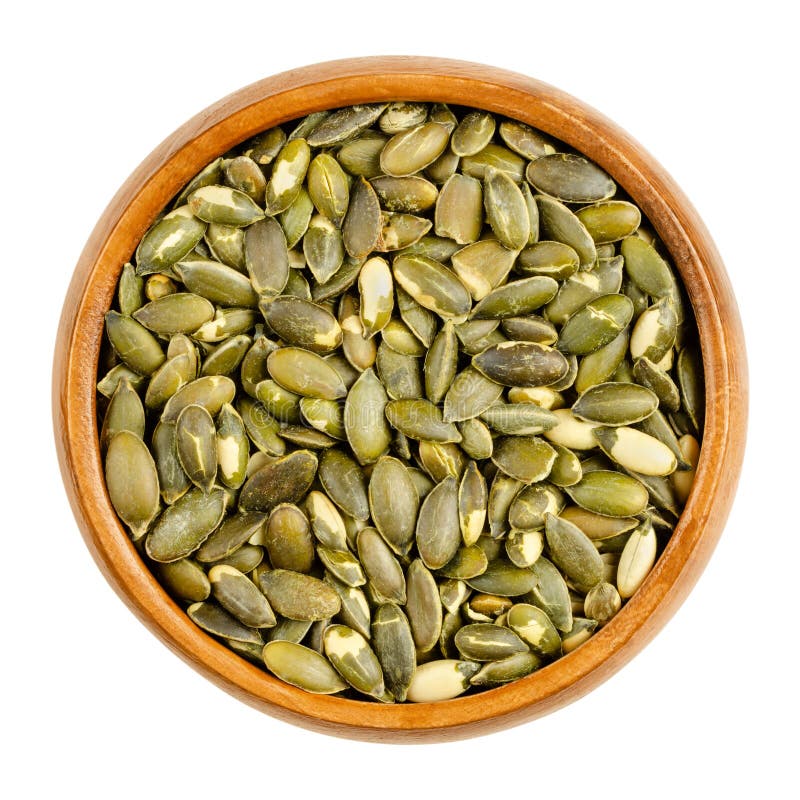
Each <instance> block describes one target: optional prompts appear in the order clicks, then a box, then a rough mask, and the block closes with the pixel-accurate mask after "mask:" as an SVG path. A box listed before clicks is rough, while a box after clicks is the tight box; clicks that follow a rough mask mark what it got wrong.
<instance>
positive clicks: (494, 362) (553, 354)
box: [472, 342, 569, 386]
mask: <svg viewBox="0 0 800 800" xmlns="http://www.w3.org/2000/svg"><path fill="white" fill-rule="evenodd" d="M472 365H473V366H474V367H475V368H476V369H477V370H479V371H480V372H482V373H483V374H484V375H485V376H486V377H487V378H489V379H491V380H493V381H495V382H496V383H500V384H502V385H504V386H547V385H548V384H552V383H555V382H556V381H558V380H559V379H561V378H563V377H564V376H565V375H566V374H567V371H568V369H569V364H568V363H567V360H566V358H564V355H563V354H562V353H560V352H559V351H558V350H554V349H553V348H551V347H547V346H546V345H543V344H537V343H535V342H503V343H501V344H496V345H492V346H491V347H487V348H486V349H485V350H484V351H483V352H481V353H478V354H477V355H475V356H473V358H472Z"/></svg>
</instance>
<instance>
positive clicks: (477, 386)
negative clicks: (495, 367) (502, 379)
mask: <svg viewBox="0 0 800 800" xmlns="http://www.w3.org/2000/svg"><path fill="white" fill-rule="evenodd" d="M473 363H474V359H473ZM502 393H503V387H502V386H500V384H499V383H496V382H495V381H494V380H490V378H488V377H485V376H484V375H483V374H482V371H481V372H479V371H478V370H477V369H474V368H473V367H467V368H466V369H465V370H463V371H462V372H460V373H459V374H458V375H457V376H456V377H455V379H454V380H453V381H452V382H451V384H450V388H449V389H448V390H447V394H446V395H445V398H444V419H445V420H446V421H447V422H462V421H463V420H466V419H471V418H473V417H477V416H479V415H481V414H483V413H484V412H485V411H486V409H488V408H489V407H491V406H492V405H493V404H494V403H496V402H497V401H498V399H499V398H500V395H501V394H502Z"/></svg>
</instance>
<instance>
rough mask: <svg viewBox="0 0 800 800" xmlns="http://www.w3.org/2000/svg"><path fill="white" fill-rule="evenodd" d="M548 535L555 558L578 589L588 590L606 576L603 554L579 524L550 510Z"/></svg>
mask: <svg viewBox="0 0 800 800" xmlns="http://www.w3.org/2000/svg"><path fill="white" fill-rule="evenodd" d="M545 536H546V538H547V546H548V548H549V550H550V556H551V558H552V559H553V562H554V563H555V565H556V566H557V567H559V568H560V569H561V570H562V572H563V573H564V574H565V575H566V576H567V577H568V578H569V579H570V580H571V581H573V583H574V584H575V585H576V586H577V587H578V588H579V589H583V591H588V589H590V588H591V587H592V586H594V585H595V584H597V583H599V582H600V581H601V580H602V579H603V561H602V559H601V558H600V554H599V553H598V552H597V548H596V547H595V546H594V545H593V544H592V540H591V539H589V537H588V536H586V534H585V533H584V532H583V531H582V530H581V529H580V528H579V527H578V526H577V525H573V524H572V523H571V522H567V521H566V520H564V519H561V518H560V517H556V516H554V515H553V514H548V515H547V516H546V518H545Z"/></svg>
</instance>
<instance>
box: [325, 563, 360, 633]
mask: <svg viewBox="0 0 800 800" xmlns="http://www.w3.org/2000/svg"><path fill="white" fill-rule="evenodd" d="M325 582H326V583H329V584H330V585H331V586H332V587H333V588H334V590H335V591H336V593H337V594H338V595H339V599H340V601H341V603H342V609H341V611H340V612H339V616H338V619H340V620H341V621H342V622H343V623H344V624H345V625H347V626H348V627H350V628H352V629H353V630H355V631H358V632H359V633H360V634H361V635H362V636H364V637H365V638H369V637H370V616H371V612H370V606H369V603H368V602H367V598H366V595H365V594H364V592H363V591H362V590H361V589H359V588H358V587H357V586H347V585H346V584H344V583H342V582H341V581H339V580H337V579H336V578H335V577H334V576H333V575H331V574H330V573H328V574H326V575H325Z"/></svg>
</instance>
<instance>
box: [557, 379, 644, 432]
mask: <svg viewBox="0 0 800 800" xmlns="http://www.w3.org/2000/svg"><path fill="white" fill-rule="evenodd" d="M656 408H658V398H657V397H656V396H655V394H654V393H653V392H651V391H650V390H649V389H646V388H645V387H644V386H637V385H636V384H631V383H600V384H597V385H595V386H592V387H590V388H589V389H587V390H586V391H585V392H584V393H583V394H582V395H581V396H580V397H579V398H578V400H577V401H576V402H575V404H574V405H573V406H572V413H573V414H574V415H575V416H576V417H579V418H580V419H583V420H585V421H587V422H595V423H597V424H599V425H633V424H634V423H636V422H641V421H642V420H643V419H646V418H647V417H649V416H650V415H651V414H652V413H653V412H654V411H655V410H656Z"/></svg>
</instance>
